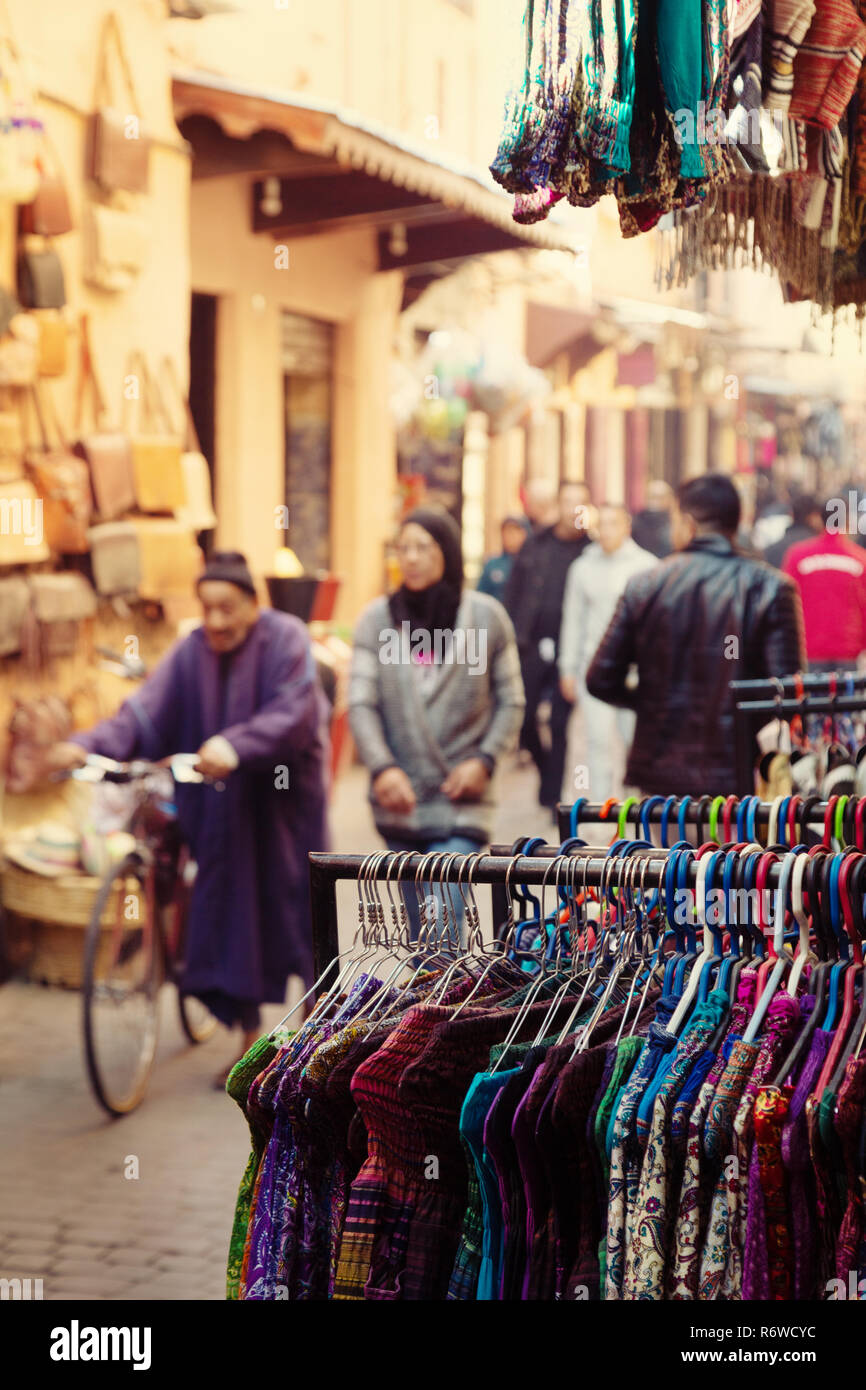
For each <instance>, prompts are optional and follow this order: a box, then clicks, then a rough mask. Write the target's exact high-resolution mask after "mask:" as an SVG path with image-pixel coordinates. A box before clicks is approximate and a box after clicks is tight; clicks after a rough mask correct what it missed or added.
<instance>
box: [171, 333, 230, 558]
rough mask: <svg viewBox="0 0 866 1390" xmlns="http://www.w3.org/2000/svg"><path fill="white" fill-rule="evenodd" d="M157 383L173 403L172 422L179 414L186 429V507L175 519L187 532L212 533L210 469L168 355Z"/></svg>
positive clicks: (182, 463)
mask: <svg viewBox="0 0 866 1390" xmlns="http://www.w3.org/2000/svg"><path fill="white" fill-rule="evenodd" d="M159 380H160V382H165V385H166V391H165V396H164V399H165V400H166V401H168V402H171V403H172V406H173V409H174V414H173V420H174V419H177V418H178V416H180V415H182V416H183V419H184V422H185V427H186V440H185V443H184V451H183V454H182V455H181V466H182V468H183V480H184V486H185V488H186V505H185V506H183V507H180V508H179V509H178V510H177V511H176V512H175V517H176V518H177V520H178V521H180V522H182V523H183V524H184V526H188V527H189V529H190V531H212V530H213V528H214V527H215V526H216V524H217V516H216V512H215V511H214V508H213V495H212V491H211V474H210V466H209V465H208V461H207V459H206V458H205V456H204V454H203V453H202V451H201V445H200V444H199V440H198V434H197V432H196V427H195V421H194V419H193V417H192V410H191V409H190V404H189V400H188V398H187V397H186V396H185V395H184V393H183V391H182V390H181V385H180V380H179V378H178V374H177V367H176V366H175V363H174V360H173V358H171V357H169V356H168V355H167V354H166V356H165V357H163V359H162V361H161V362H160V364H159Z"/></svg>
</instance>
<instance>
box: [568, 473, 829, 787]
mask: <svg viewBox="0 0 866 1390" xmlns="http://www.w3.org/2000/svg"><path fill="white" fill-rule="evenodd" d="M739 524H740V499H739V495H738V493H737V490H736V488H735V487H734V485H733V483H732V482H731V480H730V479H729V478H727V477H725V476H724V475H722V474H713V473H709V474H706V475H704V476H703V477H700V478H693V479H692V480H691V481H690V482H688V483H685V484H683V486H682V487H681V488H680V489H679V492H678V493H677V509H676V511H675V513H674V543H675V545H676V548H677V553H676V554H674V555H671V556H669V557H668V559H666V560H663V561H662V562H661V563H660V564H658V565H656V566H655V567H654V568H653V569H651V570H648V571H647V572H646V573H645V574H640V575H637V576H636V577H635V578H634V579H632V580H631V581H630V582H629V584H628V585H627V587H626V590H625V593H624V594H623V596H622V598H621V599H620V601H619V605H618V607H617V609H616V612H615V613H614V616H613V618H612V619H611V622H610V626H609V627H608V629H607V632H606V633H605V635H604V637H603V638H602V640H601V643H600V644H599V647H598V650H597V652H596V654H595V657H594V658H593V661H592V664H591V666H590V668H589V671H588V673H587V677H586V684H587V688H588V690H589V692H590V694H591V695H594V696H595V697H596V699H599V700H606V701H607V703H608V704H611V705H621V706H623V707H624V708H626V709H633V710H635V711H636V713H637V729H636V732H635V739H634V744H633V745H632V750H631V754H630V756H629V761H628V767H627V769H626V781H627V782H628V783H629V784H630V785H631V786H635V787H639V788H641V790H643V791H644V792H645V793H653V792H658V793H667V794H669V795H671V796H687V795H691V796H701V795H704V794H707V795H713V796H716V795H728V794H729V793H731V792H733V791H734V790H735V782H736V772H735V751H734V709H733V701H732V698H731V694H730V691H729V688H728V682H729V681H732V680H750V679H757V678H761V677H767V676H784V675H790V674H791V673H793V672H795V671H799V670H801V669H803V668H804V666H805V648H804V642H803V616H802V611H801V608H800V598H799V595H798V593H797V592H796V589H795V587H794V585H793V584H792V583H791V582H790V581H789V580H788V579H787V578H786V576H784V575H782V574H780V573H779V572H778V570H775V569H772V568H771V567H770V566H769V565H767V564H765V563H764V562H763V561H760V560H752V559H749V558H747V557H746V556H744V555H742V554H741V553H740V552H739V551H738V550H737V549H736V547H735V545H734V542H733V537H734V536H735V535H736V532H737V528H738V526H739ZM633 665H636V666H637V670H638V684H637V687H636V688H635V689H632V688H631V687H630V683H629V681H628V676H629V669H630V668H631V667H632V666H633ZM589 793H590V795H591V794H592V788H590V789H589Z"/></svg>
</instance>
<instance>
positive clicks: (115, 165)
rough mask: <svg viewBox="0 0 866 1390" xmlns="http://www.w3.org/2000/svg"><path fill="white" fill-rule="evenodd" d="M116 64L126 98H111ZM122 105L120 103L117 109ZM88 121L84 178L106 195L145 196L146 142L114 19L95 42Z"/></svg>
mask: <svg viewBox="0 0 866 1390" xmlns="http://www.w3.org/2000/svg"><path fill="white" fill-rule="evenodd" d="M112 54H114V56H115V57H116V59H117V63H118V65H119V68H120V75H121V79H122V83H121V85H122V86H123V87H124V88H125V97H124V98H119V99H118V100H116V99H115V96H114V92H113V90H112V88H113V84H112V82H111V74H110V71H109V68H110V63H111V55H112ZM118 101H120V103H121V104H118ZM93 105H94V107H96V108H97V109H96V110H95V111H94V113H93V115H92V116H91V118H90V132H89V150H88V169H87V173H88V176H89V177H90V178H92V179H93V180H94V181H95V182H96V183H98V184H99V186H100V188H102V189H103V191H104V192H106V193H114V192H116V191H117V190H118V189H126V190H127V191H128V192H130V193H146V192H147V186H148V179H149V173H150V141H149V139H148V138H147V136H146V135H145V134H144V132H143V130H142V128H141V112H140V110H139V106H138V100H137V97H136V92H135V83H134V82H133V79H132V70H131V68H130V66H129V60H128V59H127V56H126V48H125V46H124V42H123V34H122V32H121V29H120V23H119V21H118V18H117V15H116V14H115V13H114V12H113V11H112V12H111V13H110V14H108V15H107V16H106V18H105V21H104V23H103V26H102V32H101V34H100V38H99V55H98V58H97V66H96V85H95V88H94V94H93Z"/></svg>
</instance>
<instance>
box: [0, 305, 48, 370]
mask: <svg viewBox="0 0 866 1390" xmlns="http://www.w3.org/2000/svg"><path fill="white" fill-rule="evenodd" d="M38 367H39V327H38V325H37V323H36V322H35V320H34V319H33V318H32V317H31V316H30V315H29V314H16V315H15V317H14V318H13V320H12V322H11V323H10V325H9V331H8V332H7V333H4V334H3V337H2V338H0V386H32V384H33V382H34V381H35V380H36V372H37V369H38Z"/></svg>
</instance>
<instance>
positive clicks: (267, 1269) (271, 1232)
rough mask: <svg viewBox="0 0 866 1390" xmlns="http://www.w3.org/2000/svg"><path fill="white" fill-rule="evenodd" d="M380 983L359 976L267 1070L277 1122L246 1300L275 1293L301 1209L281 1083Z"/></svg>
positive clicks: (266, 1092)
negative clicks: (337, 1006) (336, 1010)
mask: <svg viewBox="0 0 866 1390" xmlns="http://www.w3.org/2000/svg"><path fill="white" fill-rule="evenodd" d="M380 988H381V982H380V981H377V980H375V979H371V978H370V977H369V976H367V975H361V976H359V977H358V979H357V980H356V981H355V983H354V984H353V986H352V988H351V990H350V991H349V995H348V997H347V999H346V1001H345V1003H344V1004H343V1007H342V1009H341V1010H340V1015H339V1021H338V1019H337V1018H335V1019H334V1020H332V1021H326V1022H324V1023H315V1022H312V1021H311V1022H310V1023H309V1024H308V1025H305V1026H304V1027H303V1028H302V1029H301V1030H300V1031H299V1032H298V1033H297V1034H296V1035H295V1037H294V1038H293V1039H292V1041H291V1043H290V1044H289V1046H288V1047H287V1048H286V1049H285V1055H282V1056H278V1057H277V1058H276V1059H275V1060H274V1063H273V1064H272V1066H271V1068H270V1069H269V1071H268V1073H266V1077H265V1081H264V1082H263V1084H262V1087H261V1092H260V1101H261V1102H262V1103H265V1104H267V1105H268V1108H269V1109H270V1110H271V1111H272V1113H273V1115H274V1127H273V1131H272V1133H271V1137H270V1140H269V1141H268V1147H267V1149H266V1151H265V1155H264V1158H263V1160H262V1179H261V1184H260V1188H259V1195H258V1200H257V1203H256V1210H255V1213H254V1216H253V1219H252V1235H251V1240H250V1258H249V1265H248V1268H247V1275H246V1282H245V1285H244V1293H243V1297H244V1299H245V1300H247V1299H248V1300H250V1301H269V1300H272V1299H274V1298H275V1297H276V1285H277V1283H278V1279H277V1269H278V1265H279V1261H280V1256H281V1253H282V1250H283V1247H284V1245H285V1242H286V1239H287V1238H288V1234H289V1229H290V1226H291V1223H292V1222H293V1221H294V1218H295V1213H296V1211H297V1202H298V1195H299V1194H298V1186H299V1184H298V1176H299V1165H298V1164H297V1162H296V1158H295V1140H294V1132H293V1129H292V1117H291V1114H290V1113H289V1112H288V1111H287V1109H286V1107H285V1105H284V1104H283V1103H282V1101H281V1100H280V1091H281V1088H282V1086H283V1084H284V1082H287V1080H288V1079H289V1078H292V1079H294V1084H297V1082H296V1078H297V1077H298V1076H299V1075H300V1069H301V1068H302V1067H303V1064H304V1062H305V1061H306V1059H307V1058H308V1057H310V1056H311V1055H312V1054H313V1053H314V1052H315V1050H316V1048H317V1047H318V1046H319V1045H320V1044H321V1043H322V1042H324V1041H325V1040H326V1039H327V1038H329V1037H331V1035H332V1034H333V1033H334V1032H335V1031H337V1029H338V1028H340V1027H342V1026H343V1024H344V1023H346V1022H348V1021H350V1020H351V1018H352V1017H353V1016H354V1015H355V1014H357V1013H358V1012H359V1010H360V1009H361V1008H362V1007H363V1005H364V1004H365V1003H366V1002H367V1001H368V1000H369V999H371V998H372V997H373V995H374V994H375V992H376V990H377V989H380Z"/></svg>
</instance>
